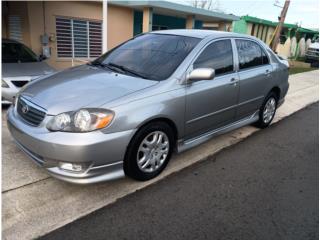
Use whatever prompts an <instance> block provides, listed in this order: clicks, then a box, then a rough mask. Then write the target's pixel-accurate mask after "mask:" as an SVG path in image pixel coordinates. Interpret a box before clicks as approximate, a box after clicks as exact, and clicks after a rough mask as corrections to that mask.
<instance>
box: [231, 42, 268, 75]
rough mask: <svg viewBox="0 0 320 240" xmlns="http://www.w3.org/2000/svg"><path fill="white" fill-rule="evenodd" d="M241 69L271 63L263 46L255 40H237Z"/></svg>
mask: <svg viewBox="0 0 320 240" xmlns="http://www.w3.org/2000/svg"><path fill="white" fill-rule="evenodd" d="M236 45H237V49H238V55H239V67H240V69H245V68H252V67H258V66H261V65H264V64H268V63H269V59H268V57H267V55H266V53H265V51H263V50H262V48H261V47H260V46H259V45H258V44H257V43H255V42H253V41H248V40H236Z"/></svg>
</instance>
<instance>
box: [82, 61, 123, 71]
mask: <svg viewBox="0 0 320 240" xmlns="http://www.w3.org/2000/svg"><path fill="white" fill-rule="evenodd" d="M87 64H88V65H89V66H95V67H102V68H108V69H109V70H112V71H115V72H120V71H119V70H118V69H115V68H113V67H111V66H109V65H108V64H104V63H101V62H89V63H87ZM122 72H123V71H121V73H122Z"/></svg>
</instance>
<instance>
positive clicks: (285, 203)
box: [42, 104, 319, 240]
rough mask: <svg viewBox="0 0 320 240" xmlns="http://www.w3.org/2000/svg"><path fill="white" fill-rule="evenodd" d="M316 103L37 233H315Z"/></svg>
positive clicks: (226, 235)
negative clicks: (208, 156) (202, 159)
mask: <svg viewBox="0 0 320 240" xmlns="http://www.w3.org/2000/svg"><path fill="white" fill-rule="evenodd" d="M318 110H319V106H318V104H314V105H312V106H309V107H308V108H306V109H304V110H302V111H300V112H298V113H296V114H294V115H292V116H290V117H288V118H287V119H285V120H283V121H281V122H279V123H277V124H274V125H273V126H271V127H270V128H268V129H265V130H264V131H259V132H257V133H255V134H254V135H253V136H252V137H250V138H248V139H246V140H244V141H243V142H241V143H239V144H236V145H234V146H232V147H230V148H228V149H226V150H223V151H222V152H220V153H219V154H217V155H215V156H214V157H212V158H211V159H208V160H207V161H205V162H202V163H199V164H196V165H193V166H191V167H189V168H187V169H185V170H183V171H181V172H178V173H176V174H173V175H171V176H169V177H167V178H166V179H164V180H162V181H160V182H158V183H156V184H154V185H152V186H150V187H147V188H145V189H143V190H141V191H138V192H136V193H133V194H131V195H129V196H127V197H124V198H122V199H120V200H118V201H117V202H116V203H115V204H112V205H109V206H107V207H104V208H102V209H100V210H98V211H96V212H94V213H92V214H90V215H88V216H86V217H84V218H82V219H80V220H77V221H75V222H73V223H71V224H68V225H66V226H64V227H63V228H60V229H58V230H56V231H54V232H52V233H50V234H48V235H46V236H44V237H43V238H42V239H65V238H68V239H139V240H140V239H160V240H163V239H246V240H248V239H267V240H269V239H290V240H294V239H299V240H300V239H317V238H318V189H319V187H318V169H319V167H318V166H319V158H318V150H319V142H318V131H319V130H318V122H319V121H318V120H319V119H318Z"/></svg>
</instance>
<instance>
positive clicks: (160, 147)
mask: <svg viewBox="0 0 320 240" xmlns="http://www.w3.org/2000/svg"><path fill="white" fill-rule="evenodd" d="M173 144H174V134H173V131H172V129H171V127H170V126H169V125H168V124H166V123H164V122H154V123H150V124H148V125H146V126H144V127H143V128H141V129H140V130H139V131H138V132H137V133H136V135H135V136H134V137H133V139H132V141H131V143H130V145H129V147H128V149H127V153H126V156H125V160H124V172H125V173H126V175H128V176H129V177H132V178H134V179H136V180H140V181H145V180H149V179H151V178H154V177H156V176H157V175H159V174H160V173H161V172H162V170H163V169H164V168H165V167H166V166H167V164H168V162H169V160H170V158H171V154H172V150H173Z"/></svg>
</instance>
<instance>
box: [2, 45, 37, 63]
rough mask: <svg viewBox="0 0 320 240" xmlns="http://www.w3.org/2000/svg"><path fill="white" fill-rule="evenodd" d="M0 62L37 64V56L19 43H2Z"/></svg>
mask: <svg viewBox="0 0 320 240" xmlns="http://www.w3.org/2000/svg"><path fill="white" fill-rule="evenodd" d="M2 62H3V63H18V62H24V63H25V62H38V57H37V55H36V54H35V53H34V52H32V51H31V50H30V49H29V48H27V47H26V46H24V45H23V44H20V43H2Z"/></svg>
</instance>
